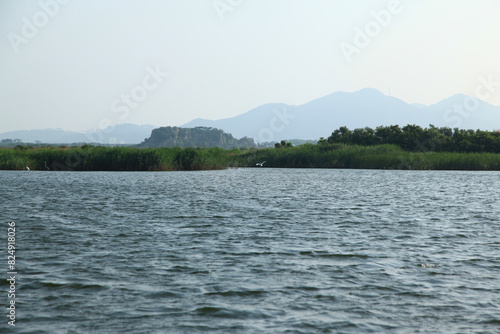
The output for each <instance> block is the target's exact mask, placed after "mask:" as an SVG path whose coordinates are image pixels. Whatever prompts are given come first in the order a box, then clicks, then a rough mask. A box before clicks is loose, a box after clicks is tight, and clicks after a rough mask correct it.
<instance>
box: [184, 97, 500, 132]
mask: <svg viewBox="0 0 500 334" xmlns="http://www.w3.org/2000/svg"><path fill="white" fill-rule="evenodd" d="M396 124H397V125H400V126H404V125H407V124H416V125H420V126H422V127H427V126H429V124H433V125H435V126H438V127H450V128H454V127H459V128H466V129H482V130H495V129H499V128H500V106H493V105H491V104H488V103H486V102H483V101H480V100H478V99H476V98H473V97H468V96H466V95H461V94H457V95H454V96H452V97H450V98H447V99H445V100H443V101H440V102H438V103H436V104H433V105H431V106H426V105H423V104H408V103H406V102H404V101H402V100H400V99H398V98H395V97H392V96H387V95H384V94H382V93H381V92H380V91H378V90H376V89H371V88H366V89H363V90H360V91H357V92H352V93H349V92H335V93H333V94H330V95H327V96H324V97H322V98H319V99H316V100H313V101H311V102H309V103H306V104H303V105H300V106H290V105H286V104H279V103H275V104H266V105H263V106H260V107H257V108H255V109H252V110H250V111H248V112H246V113H244V114H242V115H238V116H235V117H232V118H226V119H221V120H215V121H212V120H206V119H195V120H193V121H191V122H189V123H187V124H184V125H183V127H194V126H211V127H215V128H219V129H222V130H224V131H226V132H228V133H231V134H232V135H233V136H235V137H236V138H241V137H244V136H248V137H251V138H254V139H255V140H256V141H257V142H263V141H278V140H280V139H293V138H298V139H318V138H319V137H328V136H329V135H330V134H331V133H332V131H333V130H335V129H338V128H339V127H340V126H347V127H348V128H350V129H354V128H362V127H366V126H368V127H372V128H375V127H377V126H380V125H396Z"/></svg>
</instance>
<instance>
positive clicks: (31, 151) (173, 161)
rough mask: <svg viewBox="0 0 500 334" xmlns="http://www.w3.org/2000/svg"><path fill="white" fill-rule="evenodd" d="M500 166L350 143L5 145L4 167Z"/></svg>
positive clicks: (485, 157) (488, 160)
mask: <svg viewBox="0 0 500 334" xmlns="http://www.w3.org/2000/svg"><path fill="white" fill-rule="evenodd" d="M262 161H266V163H265V167H283V168H363V169H417V170H500V154H496V153H450V152H408V151H404V150H402V149H401V148H400V147H399V146H397V145H389V144H386V145H378V146H356V145H345V144H333V145H312V144H305V145H301V146H298V147H288V148H279V149H276V148H269V149H250V150H239V149H234V150H223V149H220V148H208V149H196V148H184V149H181V148H156V149H151V148H143V149H139V148H131V147H100V146H96V147H94V146H90V145H84V146H81V147H72V148H26V147H17V148H13V149H12V148H10V149H0V169H3V170H22V169H25V168H26V165H28V166H29V167H30V168H31V169H32V170H46V167H45V164H46V165H47V166H48V167H49V168H50V170H71V171H174V170H210V169H224V168H227V167H254V166H255V164H256V163H257V162H262Z"/></svg>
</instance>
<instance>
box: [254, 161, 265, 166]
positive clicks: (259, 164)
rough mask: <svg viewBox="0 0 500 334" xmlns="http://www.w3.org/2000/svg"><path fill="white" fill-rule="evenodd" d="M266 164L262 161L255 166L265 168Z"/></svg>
mask: <svg viewBox="0 0 500 334" xmlns="http://www.w3.org/2000/svg"><path fill="white" fill-rule="evenodd" d="M265 163H266V162H265V161H262V162H257V163H256V164H255V166H260V167H263V166H264V164H265Z"/></svg>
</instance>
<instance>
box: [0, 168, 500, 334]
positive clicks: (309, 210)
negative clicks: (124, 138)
mask: <svg viewBox="0 0 500 334" xmlns="http://www.w3.org/2000/svg"><path fill="white" fill-rule="evenodd" d="M0 193H1V212H0V221H1V224H2V226H3V227H2V229H3V230H4V232H2V233H1V235H3V237H2V238H4V239H5V240H4V241H0V245H3V246H2V252H3V253H2V254H3V255H5V256H4V257H2V258H4V262H5V263H4V264H0V272H1V273H2V275H3V276H4V277H6V278H7V271H8V270H7V261H6V258H7V255H6V247H7V246H6V245H7V241H6V239H7V222H8V221H15V223H16V245H17V253H16V260H17V262H16V266H17V267H16V269H17V272H18V275H17V280H16V289H17V290H16V306H17V308H16V328H15V329H16V333H37V334H38V333H51V334H53V333H380V332H385V333H416V332H418V333H436V332H443V333H444V332H446V333H499V332H500V236H499V230H500V205H499V203H500V173H498V172H457V171H455V172H443V171H377V170H317V169H316V170H315V169H303V170H300V169H266V168H255V169H230V170H223V171H202V172H159V173H128V172H121V173H105V172H93V173H80V172H79V173H76V172H34V171H31V172H27V171H23V172H19V171H18V172H11V171H0ZM2 287H3V290H4V291H5V292H3V293H2V299H1V300H3V301H4V302H3V303H2V304H3V305H4V306H5V307H6V306H7V305H8V304H7V303H8V301H7V293H6V291H7V290H8V287H9V283H8V282H6V281H5V280H2ZM5 307H2V309H3V310H4V311H2V312H3V314H2V316H1V318H2V319H3V320H2V323H1V324H0V332H2V333H7V332H8V330H9V329H12V328H11V327H10V326H8V325H7V321H8V318H7V317H6V315H7V310H6V308H5Z"/></svg>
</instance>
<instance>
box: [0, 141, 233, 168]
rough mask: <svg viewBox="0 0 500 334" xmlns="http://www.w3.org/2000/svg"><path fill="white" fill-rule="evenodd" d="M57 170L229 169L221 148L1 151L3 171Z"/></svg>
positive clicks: (224, 152) (108, 148) (81, 148)
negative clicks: (27, 167)
mask: <svg viewBox="0 0 500 334" xmlns="http://www.w3.org/2000/svg"><path fill="white" fill-rule="evenodd" d="M26 166H29V167H30V168H31V169H32V170H55V171H66V170H68V171H69V170H71V171H168V170H198V169H222V168H226V167H228V166H230V161H229V156H228V154H227V152H226V151H224V150H223V149H221V148H209V149H204V150H200V149H194V148H185V149H181V148H157V149H139V148H131V147H102V146H91V145H83V146H81V147H76V148H31V149H30V148H23V147H21V148H19V147H17V148H16V149H0V169H11V170H16V169H25V168H26Z"/></svg>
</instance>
